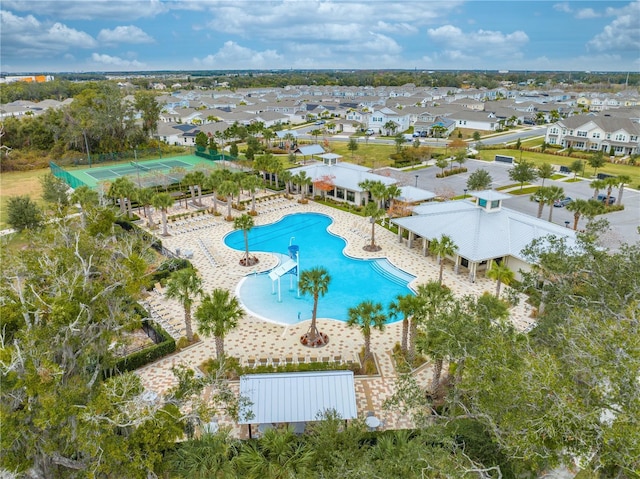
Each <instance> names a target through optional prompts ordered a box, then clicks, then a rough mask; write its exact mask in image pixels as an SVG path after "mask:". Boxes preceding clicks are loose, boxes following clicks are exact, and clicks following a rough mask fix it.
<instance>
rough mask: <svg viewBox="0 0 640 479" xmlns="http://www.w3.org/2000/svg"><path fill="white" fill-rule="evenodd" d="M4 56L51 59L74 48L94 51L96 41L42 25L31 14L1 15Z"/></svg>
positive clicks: (64, 28) (57, 26)
mask: <svg viewBox="0 0 640 479" xmlns="http://www.w3.org/2000/svg"><path fill="white" fill-rule="evenodd" d="M0 31H1V32H2V33H1V35H2V36H1V39H2V55H3V56H4V57H9V58H20V57H25V56H30V57H34V58H42V57H48V56H51V55H53V54H57V53H63V52H66V51H68V50H70V49H73V48H93V47H95V45H96V41H95V40H94V38H93V37H92V36H91V35H89V34H87V33H86V32H83V31H80V30H76V29H74V28H70V27H68V26H67V25H65V24H63V23H60V22H56V23H53V24H51V23H46V22H40V21H39V20H37V19H36V18H35V17H33V16H32V15H27V16H26V17H19V16H17V15H14V14H13V13H11V12H7V11H1V12H0Z"/></svg>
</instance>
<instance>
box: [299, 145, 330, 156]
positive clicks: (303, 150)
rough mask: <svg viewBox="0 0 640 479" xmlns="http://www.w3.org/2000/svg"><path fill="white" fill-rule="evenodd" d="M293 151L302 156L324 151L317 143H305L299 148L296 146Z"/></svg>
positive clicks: (318, 153) (319, 153)
mask: <svg viewBox="0 0 640 479" xmlns="http://www.w3.org/2000/svg"><path fill="white" fill-rule="evenodd" d="M295 152H296V153H299V154H301V155H303V156H308V155H321V154H322V153H324V148H322V146H320V145H317V144H315V145H305V146H301V147H300V148H297V149H296V151H295Z"/></svg>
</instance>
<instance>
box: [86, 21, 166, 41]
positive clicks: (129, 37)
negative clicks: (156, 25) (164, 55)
mask: <svg viewBox="0 0 640 479" xmlns="http://www.w3.org/2000/svg"><path fill="white" fill-rule="evenodd" d="M98 40H99V41H101V42H105V43H153V42H154V40H153V38H151V37H150V36H149V35H147V34H146V33H145V32H144V31H143V30H142V29H140V28H138V27H136V26H134V25H127V26H119V27H116V28H114V29H113V30H108V29H103V30H100V33H99V34H98Z"/></svg>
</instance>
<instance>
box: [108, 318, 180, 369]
mask: <svg viewBox="0 0 640 479" xmlns="http://www.w3.org/2000/svg"><path fill="white" fill-rule="evenodd" d="M142 324H143V328H144V327H148V328H151V329H152V330H153V331H155V333H156V334H157V336H159V337H160V338H162V341H161V342H159V343H156V344H154V345H152V346H149V347H148V348H145V349H142V350H140V351H136V352H135V353H132V354H130V355H128V356H125V357H124V358H121V359H119V360H118V362H117V363H116V365H115V367H114V371H113V373H123V372H126V371H134V370H136V369H138V368H141V367H142V366H145V365H147V364H150V363H152V362H154V361H155V360H157V359H159V358H162V357H164V356H166V355H168V354H171V353H173V352H174V351H175V350H176V341H175V340H174V339H173V338H172V337H171V335H170V334H169V333H167V332H166V331H165V330H164V329H163V328H162V327H161V326H160V325H159V324H157V323H156V322H154V321H150V320H148V319H145V320H143V321H142ZM110 375H111V374H109V376H110Z"/></svg>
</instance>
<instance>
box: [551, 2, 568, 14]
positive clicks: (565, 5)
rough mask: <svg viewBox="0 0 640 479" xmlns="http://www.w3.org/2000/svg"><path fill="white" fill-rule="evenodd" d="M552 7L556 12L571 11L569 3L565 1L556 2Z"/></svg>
mask: <svg viewBox="0 0 640 479" xmlns="http://www.w3.org/2000/svg"><path fill="white" fill-rule="evenodd" d="M553 9H554V10H556V11H557V12H563V13H571V12H572V11H573V10H571V7H570V6H569V3H567V2H562V3H556V4H555V5H554V6H553Z"/></svg>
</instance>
